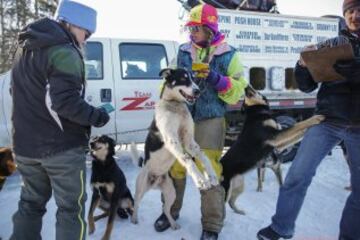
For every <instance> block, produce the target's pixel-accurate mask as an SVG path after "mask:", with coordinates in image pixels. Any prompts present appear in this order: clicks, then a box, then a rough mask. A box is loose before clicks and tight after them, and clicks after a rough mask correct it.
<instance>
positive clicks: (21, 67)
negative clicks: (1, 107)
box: [11, 18, 109, 158]
mask: <svg viewBox="0 0 360 240" xmlns="http://www.w3.org/2000/svg"><path fill="white" fill-rule="evenodd" d="M18 44H19V46H18V50H17V52H16V57H15V61H14V65H13V69H12V81H11V88H12V97H13V114H12V122H13V145H14V151H15V153H16V154H18V155H20V156H25V157H32V158H38V157H46V156H50V155H53V154H55V153H59V152H62V151H65V150H68V149H70V148H75V147H80V146H87V144H88V140H89V136H90V126H97V127H100V126H103V125H104V124H105V123H106V122H107V121H108V120H109V116H108V114H107V113H106V112H105V111H104V110H103V109H97V108H95V107H93V106H91V105H89V104H88V103H86V102H85V100H84V94H85V91H84V89H85V88H84V87H85V75H84V72H85V70H84V62H83V56H82V53H81V51H80V49H79V48H78V46H77V43H76V41H75V40H74V37H73V36H72V34H71V33H69V32H68V31H67V30H65V29H64V28H63V27H62V26H61V25H59V24H58V23H57V22H55V21H53V20H50V19H48V18H44V19H41V20H39V21H36V22H34V23H31V24H29V25H28V26H26V27H25V28H24V29H23V30H22V31H21V32H20V34H19V37H18Z"/></svg>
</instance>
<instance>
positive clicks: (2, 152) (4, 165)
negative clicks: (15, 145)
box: [0, 147, 16, 191]
mask: <svg viewBox="0 0 360 240" xmlns="http://www.w3.org/2000/svg"><path fill="white" fill-rule="evenodd" d="M15 170H16V164H15V162H14V158H13V154H12V151H11V149H10V148H5V147H0V191H1V189H2V187H3V185H4V183H5V180H6V177H8V176H10V175H11V174H13V172H15Z"/></svg>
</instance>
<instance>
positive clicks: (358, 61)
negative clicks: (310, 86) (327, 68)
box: [333, 58, 360, 82]
mask: <svg viewBox="0 0 360 240" xmlns="http://www.w3.org/2000/svg"><path fill="white" fill-rule="evenodd" d="M333 67H334V69H335V71H336V72H337V73H339V74H340V75H341V76H343V77H345V78H346V80H348V81H352V82H360V58H355V59H352V60H339V61H337V62H336V63H335V64H334V66H333Z"/></svg>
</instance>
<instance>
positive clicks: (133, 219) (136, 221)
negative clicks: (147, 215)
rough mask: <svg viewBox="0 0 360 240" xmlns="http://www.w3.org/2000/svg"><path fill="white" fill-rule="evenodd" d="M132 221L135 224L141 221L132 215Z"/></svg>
mask: <svg viewBox="0 0 360 240" xmlns="http://www.w3.org/2000/svg"><path fill="white" fill-rule="evenodd" d="M131 222H132V223H133V224H138V223H139V221H138V219H137V218H135V217H131Z"/></svg>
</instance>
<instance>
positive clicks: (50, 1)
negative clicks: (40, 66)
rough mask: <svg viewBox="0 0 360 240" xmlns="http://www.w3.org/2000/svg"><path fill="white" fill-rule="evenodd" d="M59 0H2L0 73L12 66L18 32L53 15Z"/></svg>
mask: <svg viewBox="0 0 360 240" xmlns="http://www.w3.org/2000/svg"><path fill="white" fill-rule="evenodd" d="M58 2H59V0H0V73H3V72H6V71H8V70H9V69H10V68H11V65H12V61H13V55H14V52H15V50H16V46H17V44H16V40H17V36H18V33H19V32H20V31H21V29H22V28H23V27H25V26H26V25H27V24H29V23H30V22H32V21H34V20H37V19H39V18H43V17H49V16H53V15H54V13H55V11H56V7H57V5H58Z"/></svg>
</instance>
